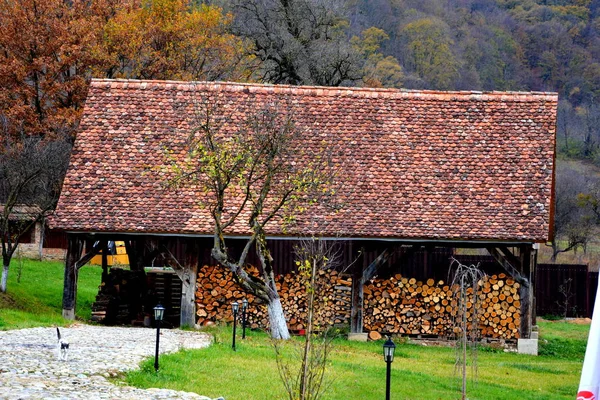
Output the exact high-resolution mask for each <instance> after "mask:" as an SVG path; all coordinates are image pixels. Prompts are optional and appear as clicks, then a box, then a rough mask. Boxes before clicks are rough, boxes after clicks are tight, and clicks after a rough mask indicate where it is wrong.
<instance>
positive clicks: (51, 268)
mask: <svg viewBox="0 0 600 400" xmlns="http://www.w3.org/2000/svg"><path fill="white" fill-rule="evenodd" d="M64 269H65V268H64V263H62V262H52V261H35V260H28V259H24V260H23V268H22V271H21V279H20V282H18V281H17V280H18V279H17V275H18V274H17V262H16V260H13V262H12V263H11V269H10V271H9V275H8V285H7V292H6V293H0V329H17V328H31V327H37V326H53V325H65V324H66V323H68V321H65V320H64V319H63V318H62V287H63V278H64ZM101 272H102V270H101V268H100V267H96V266H89V265H86V266H85V267H83V268H82V269H81V270H80V271H79V280H78V285H77V318H78V319H83V320H89V318H90V315H91V305H92V303H93V302H94V299H95V297H96V294H97V293H98V285H99V284H100V275H101Z"/></svg>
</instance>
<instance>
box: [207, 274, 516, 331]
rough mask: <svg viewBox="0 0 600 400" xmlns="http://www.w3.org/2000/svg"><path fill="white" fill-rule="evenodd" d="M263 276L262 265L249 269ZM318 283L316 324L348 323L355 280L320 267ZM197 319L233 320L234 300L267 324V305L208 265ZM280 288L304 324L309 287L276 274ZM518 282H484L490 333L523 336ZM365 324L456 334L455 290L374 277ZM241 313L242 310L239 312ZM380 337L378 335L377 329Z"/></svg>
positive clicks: (294, 320) (256, 323)
mask: <svg viewBox="0 0 600 400" xmlns="http://www.w3.org/2000/svg"><path fill="white" fill-rule="evenodd" d="M249 272H250V273H252V274H254V275H258V270H257V269H256V268H253V269H251V270H250V271H249ZM317 282H318V284H319V285H321V287H322V288H323V290H322V292H320V294H319V302H318V304H317V307H316V308H317V309H316V326H317V327H320V328H324V327H328V326H331V325H339V326H341V325H348V324H349V321H350V310H351V302H352V295H351V293H352V280H351V278H349V277H347V276H344V275H342V274H339V273H338V272H337V271H327V272H325V271H320V273H319V276H318V279H317ZM197 288H198V290H197V292H196V303H197V315H198V324H201V325H207V324H211V323H214V322H217V321H227V322H231V321H232V320H233V316H232V311H231V303H232V302H233V301H238V302H240V305H241V301H242V300H243V299H244V297H245V298H247V299H248V302H249V304H250V305H249V310H248V326H250V327H251V328H267V327H268V316H267V309H266V306H265V305H264V304H263V303H262V301H260V300H259V299H257V298H255V296H253V295H251V294H246V293H245V292H244V289H243V288H242V287H241V286H240V285H239V284H237V283H236V282H235V281H234V280H233V279H232V274H231V272H229V271H225V270H224V269H223V268H221V267H218V266H204V267H203V268H201V269H200V272H199V273H198V280H197ZM277 289H278V291H279V295H280V297H281V303H282V306H283V309H284V312H285V315H286V317H287V318H288V327H289V328H290V330H292V331H300V330H302V329H305V325H304V324H305V319H306V315H307V310H306V295H305V293H306V291H305V288H304V286H303V283H302V280H301V279H300V277H299V275H297V274H286V275H280V276H277ZM518 289H519V284H518V283H516V282H514V280H513V279H512V278H510V277H507V276H506V275H504V274H499V275H492V276H490V277H488V278H487V279H486V280H485V281H484V282H482V283H481V290H480V293H479V296H480V299H481V303H480V307H481V310H482V311H481V318H480V326H481V329H482V335H483V336H485V337H492V338H502V339H514V338H518V337H519V333H518V328H519V322H520V303H519V295H518ZM363 306H364V312H363V315H364V327H365V330H366V331H371V332H377V333H394V334H406V335H432V336H441V337H449V336H451V335H452V318H453V316H452V314H453V306H454V303H453V295H452V290H451V288H450V287H449V286H448V285H447V284H445V283H444V281H441V280H440V281H437V282H435V281H434V280H433V279H429V280H427V281H426V282H420V281H417V280H416V279H414V278H406V277H403V276H401V275H399V274H398V275H395V276H393V277H391V278H389V279H373V280H371V281H369V282H367V283H366V284H365V285H364V303H363ZM240 318H241V314H240ZM373 335H374V336H375V334H373Z"/></svg>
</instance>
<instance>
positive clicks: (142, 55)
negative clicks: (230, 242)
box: [0, 0, 600, 266]
mask: <svg viewBox="0 0 600 400" xmlns="http://www.w3.org/2000/svg"><path fill="white" fill-rule="evenodd" d="M92 77H97V78H131V79H181V80H229V81H242V82H269V83H276V84H292V85H326V86H363V87H394V88H407V89H435V90H474V91H490V90H502V91H552V92H558V93H559V99H560V104H559V113H558V124H557V139H558V145H557V150H558V155H559V157H558V158H559V163H558V169H557V180H556V196H557V203H556V223H555V232H554V233H555V240H554V241H553V242H552V243H550V244H551V248H552V251H551V253H552V254H551V256H552V258H554V259H555V258H556V257H558V256H559V254H561V252H567V251H572V250H583V251H586V250H587V248H588V246H589V245H590V244H594V240H593V238H594V234H595V232H596V231H597V230H598V227H599V226H600V176H599V175H598V174H597V173H596V172H595V166H600V102H599V100H600V0H214V1H200V0H92V1H88V0H71V1H64V0H2V1H1V2H0V132H1V140H2V146H1V147H0V204H4V205H5V206H4V207H2V208H0V212H1V213H0V238H1V239H2V244H3V251H2V253H3V257H4V264H5V266H6V265H7V264H6V262H7V259H8V260H9V259H10V257H11V256H12V254H13V252H14V246H13V245H14V244H15V243H16V242H18V238H19V232H21V230H22V229H24V228H26V227H24V226H21V227H16V226H15V224H14V223H11V224H9V215H10V213H11V212H14V206H15V205H17V204H23V203H27V204H32V203H33V204H36V205H38V207H39V215H40V216H41V215H44V214H45V213H47V212H48V211H51V210H52V208H53V207H54V206H55V204H56V201H57V198H58V194H59V193H60V185H61V181H62V176H64V173H65V171H66V166H67V164H68V154H69V151H70V147H71V146H72V143H73V140H74V137H75V134H76V128H77V124H78V121H79V118H80V117H81V113H82V110H83V106H84V101H85V96H86V92H87V86H88V84H89V81H90V79H91V78H92Z"/></svg>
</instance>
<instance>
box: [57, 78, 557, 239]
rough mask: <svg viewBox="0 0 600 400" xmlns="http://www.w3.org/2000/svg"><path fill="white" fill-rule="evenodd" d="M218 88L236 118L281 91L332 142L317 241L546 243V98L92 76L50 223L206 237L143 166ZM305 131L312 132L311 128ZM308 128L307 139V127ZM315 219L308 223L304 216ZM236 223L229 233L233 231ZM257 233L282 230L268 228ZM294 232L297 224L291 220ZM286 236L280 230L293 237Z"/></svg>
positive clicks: (203, 223)
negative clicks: (334, 181)
mask: <svg viewBox="0 0 600 400" xmlns="http://www.w3.org/2000/svg"><path fill="white" fill-rule="evenodd" d="M206 91H208V92H213V93H214V92H219V95H220V96H221V97H222V98H223V99H224V100H225V101H227V102H229V103H230V104H233V105H234V106H235V111H234V112H236V113H240V114H243V113H248V112H251V111H252V110H250V109H248V108H249V106H248V102H246V100H248V99H249V98H252V101H253V104H260V103H264V102H270V101H273V100H277V99H278V98H280V97H282V96H286V98H288V99H289V98H291V99H292V101H294V102H295V103H296V104H297V105H298V110H301V111H300V112H299V113H297V115H298V119H297V121H296V122H297V124H298V125H300V126H302V125H303V126H305V127H307V129H308V131H309V132H312V133H313V134H316V133H315V131H314V127H316V126H318V130H319V131H318V134H319V135H320V137H321V138H326V140H328V141H331V142H333V143H334V144H335V146H336V148H337V149H338V150H337V151H338V153H337V155H336V157H337V159H338V161H339V163H340V166H341V168H342V169H343V170H344V171H346V173H344V174H342V176H341V177H340V179H342V180H343V182H342V184H343V185H342V187H343V189H342V190H341V191H340V192H339V196H340V197H341V199H342V200H343V202H344V204H345V205H344V207H343V208H342V209H341V210H340V211H339V212H338V213H335V214H328V215H319V213H324V211H323V210H320V209H318V208H316V209H312V211H311V212H312V213H313V217H315V215H316V216H317V217H318V218H317V219H318V220H321V221H323V224H322V225H321V226H320V228H319V231H320V233H321V234H322V235H323V236H336V235H339V234H340V233H341V234H342V235H343V236H348V237H366V238H408V239H439V240H521V241H545V240H547V238H548V234H549V225H550V218H551V212H550V210H551V203H552V178H553V170H554V148H555V145H554V142H555V122H556V106H557V100H558V99H557V95H556V94H554V93H517V92H489V93H481V92H437V91H405V90H392V89H357V88H325V87H293V86H272V85H257V84H239V83H199V84H190V83H186V82H173V81H122V80H118V81H114V80H94V81H93V82H92V85H91V88H90V91H89V94H88V100H87V102H86V110H85V113H84V117H83V120H82V122H81V126H80V130H79V134H78V136H77V140H76V143H75V147H74V149H73V154H72V156H71V164H70V167H69V171H68V174H67V177H66V179H65V183H64V186H63V191H62V195H61V198H60V201H59V204H58V208H57V210H56V213H55V216H54V218H53V226H54V227H55V228H59V229H65V230H71V231H93V232H145V233H179V234H207V233H210V232H211V223H210V216H209V215H208V212H207V210H203V209H202V208H199V207H198V206H197V200H198V196H200V194H199V193H194V192H193V191H192V190H187V191H186V190H181V191H179V192H177V193H175V192H173V191H166V190H164V189H163V188H162V187H161V177H160V176H159V174H158V173H156V172H155V171H154V170H150V171H149V169H148V166H152V165H159V164H161V163H163V150H162V147H161V146H162V145H163V143H165V141H169V142H171V143H176V142H178V141H179V142H181V141H183V140H185V138H186V137H187V135H188V133H189V131H188V128H189V124H190V115H192V111H193V99H194V97H197V96H198V95H199V93H203V92H206ZM311 129H312V131H311ZM308 134H310V133H308ZM313 220H314V218H313ZM245 229H246V228H245V224H239V225H237V226H235V227H234V228H233V230H232V232H230V233H231V234H245V233H247V232H246V230H245ZM268 229H269V233H270V234H273V235H281V234H282V233H281V230H280V227H279V226H276V225H271V226H269V228H268ZM298 229H301V227H300V228H298ZM294 233H295V232H290V234H294Z"/></svg>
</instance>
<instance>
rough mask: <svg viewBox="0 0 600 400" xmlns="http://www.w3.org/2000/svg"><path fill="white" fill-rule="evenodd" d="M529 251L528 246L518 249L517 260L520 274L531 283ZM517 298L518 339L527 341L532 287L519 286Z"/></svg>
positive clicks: (530, 320)
mask: <svg viewBox="0 0 600 400" xmlns="http://www.w3.org/2000/svg"><path fill="white" fill-rule="evenodd" d="M531 250H532V249H531V247H530V246H523V247H520V248H519V258H520V261H521V266H522V268H521V274H522V275H523V277H525V278H526V279H527V280H528V281H529V282H531ZM519 297H520V300H521V325H520V326H519V331H520V337H521V338H522V339H529V338H530V337H531V326H532V322H533V311H532V309H533V286H532V285H527V286H526V285H521V287H520V288H519Z"/></svg>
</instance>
